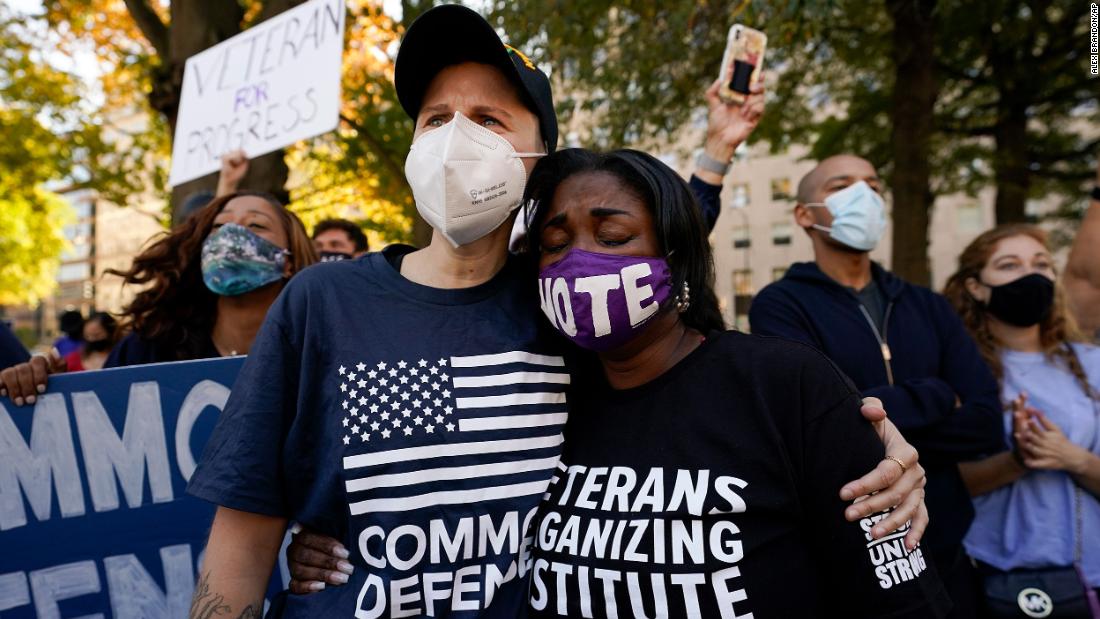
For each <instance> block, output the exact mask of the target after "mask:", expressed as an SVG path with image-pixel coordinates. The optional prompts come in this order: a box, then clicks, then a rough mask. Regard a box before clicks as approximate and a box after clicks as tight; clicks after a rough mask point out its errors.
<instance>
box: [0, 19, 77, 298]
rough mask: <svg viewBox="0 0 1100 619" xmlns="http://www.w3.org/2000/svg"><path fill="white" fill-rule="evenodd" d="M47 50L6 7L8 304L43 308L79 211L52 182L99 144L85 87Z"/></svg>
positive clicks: (1, 223) (0, 49) (2, 156)
mask: <svg viewBox="0 0 1100 619" xmlns="http://www.w3.org/2000/svg"><path fill="white" fill-rule="evenodd" d="M41 43H42V41H41V39H40V37H38V36H36V35H35V34H34V33H33V32H32V31H31V30H30V29H28V28H27V25H26V23H25V22H24V21H23V20H22V19H20V18H19V17H17V16H15V15H13V14H12V13H10V12H8V11H7V10H6V9H4V8H3V7H0V127H3V128H4V132H5V139H3V140H0V305H19V304H23V303H36V302H37V301H38V300H39V299H40V298H42V297H44V296H46V295H48V294H49V293H50V292H51V291H52V290H53V288H54V286H55V285H56V284H55V282H54V275H55V274H56V272H57V267H58V260H59V257H60V255H61V252H62V250H63V249H64V247H65V237H64V233H63V226H64V225H65V224H66V223H67V222H68V221H70V220H71V219H72V209H71V208H70V207H69V205H68V204H67V203H66V202H65V201H64V200H63V199H62V198H61V197H60V196H58V195H57V194H56V193H54V192H52V191H50V190H49V189H48V188H47V183H48V182H49V181H51V180H55V179H59V178H64V177H66V176H71V175H72V174H73V171H74V168H75V167H76V166H77V165H78V164H79V162H81V161H84V160H86V158H87V157H89V156H91V153H90V152H89V146H92V145H94V142H95V141H96V139H95V132H94V129H90V128H88V127H86V126H85V125H84V124H83V123H82V122H81V120H80V118H81V110H80V103H81V95H82V93H81V90H80V88H79V82H78V81H77V80H75V79H73V78H72V76H70V75H67V74H65V73H63V72H61V71H58V70H56V69H53V68H52V67H50V66H49V64H48V63H46V62H44V58H43V54H42V52H41V51H39V50H40V48H41ZM58 133H60V134H63V135H64V136H65V137H66V139H65V140H63V141H62V140H58V139H57V135H56V134H58Z"/></svg>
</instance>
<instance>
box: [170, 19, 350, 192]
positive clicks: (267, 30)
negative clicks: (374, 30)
mask: <svg viewBox="0 0 1100 619" xmlns="http://www.w3.org/2000/svg"><path fill="white" fill-rule="evenodd" d="M344 16H345V9H344V0H310V1H309V2H306V3H304V4H301V5H299V6H297V7H295V8H293V9H291V10H289V11H286V12H284V13H280V14H279V15H277V16H275V17H273V18H271V19H268V20H266V21H264V22H262V23H260V24H257V25H256V26H254V27H252V28H249V29H248V30H245V31H244V32H242V33H240V34H238V35H237V36H235V37H233V38H232V39H229V40H226V41H223V42H221V43H219V44H217V45H215V46H214V47H211V48H210V49H207V50H205V51H203V52H201V53H199V54H196V55H194V56H192V57H190V58H188V59H187V66H186V67H185V69H184V73H183V92H182V93H181V95H180V109H179V115H178V117H177V120H176V136H175V140H174V142H173V144H172V172H171V174H170V175H169V183H170V184H171V185H172V186H175V185H179V184H180V183H184V182H186V181H189V180H192V179H195V178H198V177H200V176H203V175H206V174H209V173H211V172H216V171H217V170H219V169H220V168H221V156H222V155H223V154H225V153H227V152H229V151H231V150H234V149H238V148H240V149H243V150H244V152H245V153H246V154H248V156H249V157H258V156H260V155H263V154H265V153H269V152H271V151H273V150H276V149H279V148H282V147H284V146H287V145H289V144H293V143H294V142H297V141H298V140H303V139H305V138H309V137H313V136H315V135H319V134H321V133H325V132H327V131H331V130H332V129H334V128H335V127H336V125H337V123H338V122H339V116H340V65H341V60H342V55H343V51H344Z"/></svg>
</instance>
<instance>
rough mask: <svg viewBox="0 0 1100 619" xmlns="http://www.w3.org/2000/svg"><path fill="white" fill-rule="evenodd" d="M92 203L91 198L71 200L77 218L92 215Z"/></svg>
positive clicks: (85, 217)
mask: <svg viewBox="0 0 1100 619" xmlns="http://www.w3.org/2000/svg"><path fill="white" fill-rule="evenodd" d="M93 204H94V203H93V202H92V201H91V200H73V202H72V205H73V211H74V212H75V213H76V218H77V219H87V218H89V217H91V216H92V205H93Z"/></svg>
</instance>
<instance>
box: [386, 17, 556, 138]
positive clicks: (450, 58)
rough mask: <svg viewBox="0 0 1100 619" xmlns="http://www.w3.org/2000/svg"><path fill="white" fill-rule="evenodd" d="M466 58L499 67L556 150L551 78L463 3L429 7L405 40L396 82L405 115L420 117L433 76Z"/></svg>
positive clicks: (466, 60) (399, 50)
mask: <svg viewBox="0 0 1100 619" xmlns="http://www.w3.org/2000/svg"><path fill="white" fill-rule="evenodd" d="M461 62H480V63H484V64H488V65H492V66H494V67H497V68H498V69H500V70H501V71H502V72H503V73H504V75H505V76H507V77H508V79H509V80H511V82H512V83H514V84H515V85H516V86H517V87H518V88H519V92H520V93H521V96H522V97H523V99H524V103H525V104H526V105H527V107H528V108H530V110H531V111H532V112H534V113H535V115H536V116H538V119H539V130H540V131H541V132H542V139H543V140H544V141H545V143H546V150H547V152H554V149H556V148H557V146H558V118H557V116H556V115H555V113H554V98H553V95H552V93H551V92H550V79H549V78H547V77H546V74H545V73H543V72H542V71H540V70H539V68H538V67H536V66H535V63H533V62H531V60H530V59H529V58H528V57H527V56H526V55H524V54H523V52H521V51H519V50H517V49H515V48H513V47H511V46H508V45H505V44H504V41H501V40H500V37H499V36H497V33H496V31H495V30H493V27H492V26H490V25H489V22H487V21H485V18H484V17H482V16H481V15H479V14H478V13H477V12H476V11H474V10H472V9H469V8H467V7H465V6H462V5H460V4H444V5H441V6H437V7H435V8H432V9H429V10H427V11H425V12H424V14H422V15H421V16H420V17H418V18H416V21H414V22H413V24H412V25H411V26H409V30H408V32H406V33H405V38H404V39H402V40H401V47H400V48H399V49H398V51H397V62H396V65H395V67H394V80H393V81H394V85H395V86H396V88H397V99H398V100H399V101H400V102H401V107H402V108H404V109H405V113H406V114H408V115H409V117H410V118H412V119H413V120H416V116H417V114H419V113H420V105H421V103H422V102H423V100H424V93H425V92H426V91H427V90H428V85H429V84H430V83H431V81H432V79H434V78H435V76H436V74H438V73H439V72H440V71H442V70H443V69H444V68H446V67H449V66H451V65H455V64H459V63H461Z"/></svg>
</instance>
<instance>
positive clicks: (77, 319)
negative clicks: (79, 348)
mask: <svg viewBox="0 0 1100 619" xmlns="http://www.w3.org/2000/svg"><path fill="white" fill-rule="evenodd" d="M57 322H58V327H59V328H60V329H61V332H62V333H64V334H65V335H67V336H69V337H70V338H72V339H74V340H82V339H84V314H81V313H80V312H78V311H76V310H69V311H67V312H62V313H61V316H59V317H58V319H57Z"/></svg>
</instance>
